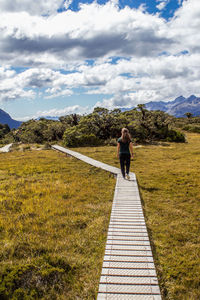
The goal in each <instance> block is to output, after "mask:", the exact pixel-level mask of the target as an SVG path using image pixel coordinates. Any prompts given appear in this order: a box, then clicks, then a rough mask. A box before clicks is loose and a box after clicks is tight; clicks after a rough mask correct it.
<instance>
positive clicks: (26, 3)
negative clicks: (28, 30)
mask: <svg viewBox="0 0 200 300" xmlns="http://www.w3.org/2000/svg"><path fill="white" fill-rule="evenodd" d="M62 3H63V1H62V0H42V1H38V0H36V1H31V2H30V0H1V2H0V10H1V11H5V12H23V11H26V12H28V13H29V14H31V15H47V14H48V15H49V14H52V13H55V12H56V11H57V10H58V9H59V8H60V7H61V6H62Z"/></svg>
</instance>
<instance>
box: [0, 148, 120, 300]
mask: <svg viewBox="0 0 200 300" xmlns="http://www.w3.org/2000/svg"><path fill="white" fill-rule="evenodd" d="M24 149H26V150H24V151H23V152H19V151H14V152H11V153H6V154H5V153H0V200H1V201H0V299H9V300H10V299H51V300H52V299H81V300H82V299H95V296H96V294H97V290H98V282H99V277H100V273H101V268H102V261H103V255H104V247H105V241H106V235H107V227H108V221H109V215H110V210H111V205H112V199H113V192H114V187H115V179H114V178H113V177H112V176H110V175H109V174H108V173H106V172H104V171H101V170H98V169H96V168H94V167H92V166H89V165H86V164H84V163H82V162H80V161H77V160H75V159H72V158H70V157H67V156H65V155H64V154H61V153H57V152H55V151H52V150H50V151H36V150H35V151H30V150H29V149H30V147H28V146H26V147H24Z"/></svg>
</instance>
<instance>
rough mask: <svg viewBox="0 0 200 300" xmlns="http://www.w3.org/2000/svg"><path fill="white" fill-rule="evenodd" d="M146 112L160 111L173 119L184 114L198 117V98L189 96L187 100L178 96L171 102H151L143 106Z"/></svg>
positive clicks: (199, 112) (199, 114)
mask: <svg viewBox="0 0 200 300" xmlns="http://www.w3.org/2000/svg"><path fill="white" fill-rule="evenodd" d="M145 107H146V109H148V110H162V111H164V112H166V113H168V114H169V115H172V116H175V117H184V115H185V113H188V112H189V113H192V114H193V116H200V98H198V97H196V96H194V95H191V96H190V97H188V98H185V97H183V96H180V97H178V98H176V99H175V100H173V101H168V102H164V101H159V102H155V101H151V102H148V103H146V104H145Z"/></svg>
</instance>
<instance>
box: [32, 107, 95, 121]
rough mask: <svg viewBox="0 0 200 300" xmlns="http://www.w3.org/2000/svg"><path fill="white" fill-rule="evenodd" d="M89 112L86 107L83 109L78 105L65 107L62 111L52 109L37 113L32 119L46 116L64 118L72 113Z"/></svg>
mask: <svg viewBox="0 0 200 300" xmlns="http://www.w3.org/2000/svg"><path fill="white" fill-rule="evenodd" d="M90 111H91V109H90V108H88V107H87V106H85V107H83V106H80V105H73V106H67V107H65V108H63V109H57V108H54V109H50V110H46V111H38V112H37V113H36V115H35V116H34V117H33V118H38V117H47V116H51V117H60V116H65V115H69V114H73V113H77V114H85V113H89V112H90Z"/></svg>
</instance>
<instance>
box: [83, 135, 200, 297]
mask: <svg viewBox="0 0 200 300" xmlns="http://www.w3.org/2000/svg"><path fill="white" fill-rule="evenodd" d="M187 139H188V143H186V144H175V143H171V144H168V145H166V144H163V145H160V146H144V147H140V148H135V157H134V161H133V162H132V168H131V170H132V171H134V172H135V173H136V175H137V179H138V184H139V189H140V193H141V198H142V202H143V206H144V212H145V217H146V222H147V226H148V231H149V234H150V238H151V243H152V248H153V253H154V258H155V263H156V268H157V273H158V276H159V282H160V286H161V290H162V294H163V299H170V300H171V299H172V300H198V299H200V173H199V167H200V135H199V134H191V133H190V134H187ZM164 145H165V146H164ZM79 151H80V152H82V153H84V154H87V155H89V156H91V157H94V158H96V159H99V160H101V161H103V162H106V163H110V164H112V165H115V166H117V165H118V162H117V159H116V158H115V153H114V149H113V147H109V148H107V150H106V152H105V149H104V148H100V147H99V148H97V149H95V148H89V149H86V148H85V149H84V148H82V149H79ZM96 151H97V152H96ZM105 153H106V154H105Z"/></svg>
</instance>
